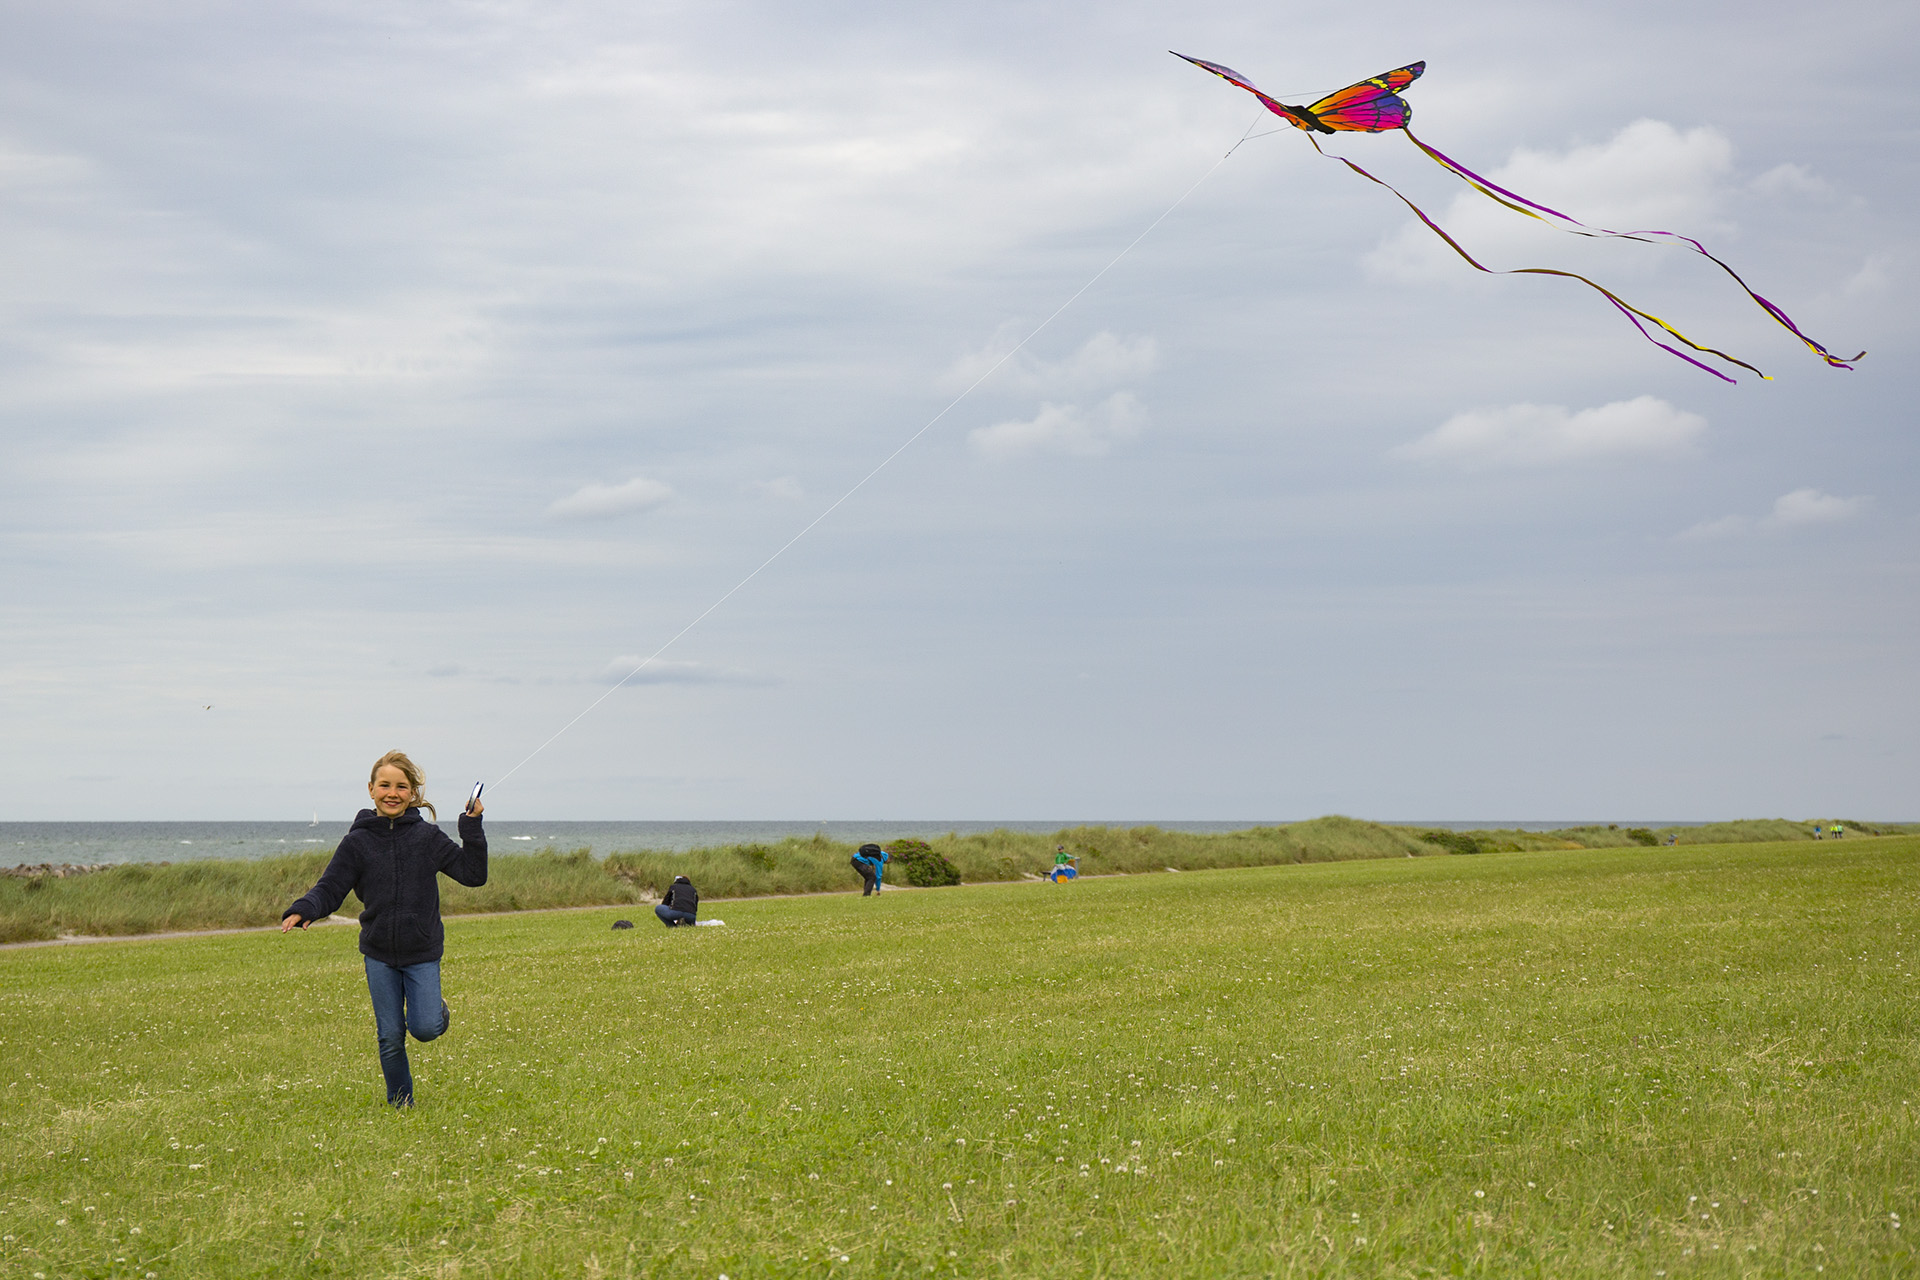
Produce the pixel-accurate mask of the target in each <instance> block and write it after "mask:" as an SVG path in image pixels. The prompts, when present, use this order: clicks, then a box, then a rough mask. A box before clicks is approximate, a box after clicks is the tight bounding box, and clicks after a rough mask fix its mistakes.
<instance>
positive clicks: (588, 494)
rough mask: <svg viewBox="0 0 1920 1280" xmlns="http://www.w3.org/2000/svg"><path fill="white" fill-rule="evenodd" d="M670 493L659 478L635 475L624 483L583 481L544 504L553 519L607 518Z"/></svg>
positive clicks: (646, 506) (653, 504) (653, 502)
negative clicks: (651, 478) (573, 489)
mask: <svg viewBox="0 0 1920 1280" xmlns="http://www.w3.org/2000/svg"><path fill="white" fill-rule="evenodd" d="M671 497H673V490H672V489H669V488H668V487H667V486H666V485H664V484H661V483H660V482H659V481H658V480H649V479H647V478H646V477H645V476H635V477H634V478H633V479H631V480H629V481H627V482H626V483H625V484H611V485H609V484H589V485H583V486H582V487H581V488H579V489H578V490H576V491H574V492H573V493H570V494H568V495H567V496H566V497H564V498H562V499H560V500H559V501H558V502H555V503H554V504H553V505H552V506H550V507H548V508H547V514H548V515H550V516H552V517H554V518H555V519H556V520H606V519H611V518H612V517H614V516H624V515H631V514H633V513H634V512H636V511H651V510H652V509H653V508H655V507H657V506H659V505H661V504H662V503H664V502H666V501H667V500H668V499H669V498H671Z"/></svg>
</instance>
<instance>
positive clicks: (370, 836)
mask: <svg viewBox="0 0 1920 1280" xmlns="http://www.w3.org/2000/svg"><path fill="white" fill-rule="evenodd" d="M443 871H444V872H446V873H447V875H449V876H451V877H453V878H454V879H455V880H457V881H459V882H460V883H461V884H464V885H472V886H474V887H476V888H477V887H479V886H480V885H483V884H485V883H486V882H487V834H486V832H485V831H484V830H483V829H482V828H481V825H480V819H479V818H477V817H475V816H474V815H472V814H466V813H463V814H461V815H460V843H459V844H455V843H454V842H453V841H452V840H450V839H448V837H447V833H446V832H444V831H442V830H441V829H440V828H439V827H438V826H437V825H435V824H434V823H431V822H428V821H427V820H426V819H424V818H422V817H421V816H420V811H419V810H418V809H408V810H407V811H406V812H405V813H403V814H401V815H400V816H399V817H397V818H383V817H381V816H380V815H379V814H378V813H375V812H374V811H373V810H372V809H362V810H361V811H360V816H359V817H357V818H355V819H354V820H353V829H352V830H351V831H349V832H347V838H346V839H344V840H342V841H341V842H340V847H339V848H338V849H335V850H334V851H333V861H331V862H329V863H327V869H326V870H325V871H324V872H322V873H321V875H320V881H319V883H318V884H316V885H314V886H313V888H311V889H309V890H308V891H307V895H306V897H304V898H302V899H300V901H298V902H296V903H294V904H293V905H292V906H290V907H288V908H287V909H286V910H285V911H283V912H281V913H280V918H281V919H282V920H284V919H286V918H287V917H288V916H290V915H293V914H294V913H295V912H298V913H299V915H300V918H301V919H302V920H324V919H326V918H327V917H328V916H330V915H332V914H333V913H334V911H335V910H336V909H337V908H338V907H339V906H340V903H341V902H342V901H344V900H345V898H346V896H347V894H348V892H350V891H351V892H353V893H357V894H359V895H360V901H361V902H362V903H364V904H365V905H366V910H364V911H362V912H361V913H360V954H362V955H364V956H368V957H370V958H372V959H374V960H379V961H383V962H385V963H387V964H391V965H403V966H404V965H410V964H424V963H425V962H426V961H428V960H438V959H439V958H440V957H441V955H442V954H443V953H444V952H445V951H446V941H447V935H446V930H445V929H444V928H443V927H442V926H441V924H440V880H439V875H440V873H441V872H443Z"/></svg>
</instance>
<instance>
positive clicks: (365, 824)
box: [353, 809, 426, 831]
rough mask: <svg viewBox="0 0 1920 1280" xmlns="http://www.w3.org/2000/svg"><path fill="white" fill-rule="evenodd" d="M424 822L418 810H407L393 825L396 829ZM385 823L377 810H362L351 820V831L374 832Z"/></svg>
mask: <svg viewBox="0 0 1920 1280" xmlns="http://www.w3.org/2000/svg"><path fill="white" fill-rule="evenodd" d="M425 821H426V819H425V818H423V817H421V816H420V810H418V809H408V810H407V811H406V812H405V813H403V814H401V815H400V816H399V817H397V818H395V819H394V820H393V825H394V826H396V827H404V826H408V825H411V824H412V823H415V822H425ZM385 822H386V819H385V818H383V817H381V816H380V813H379V811H378V810H376V809H362V810H361V811H360V816H359V817H357V818H355V819H354V820H353V829H354V830H355V831H374V830H378V829H380V828H381V826H382V824H383V823H385Z"/></svg>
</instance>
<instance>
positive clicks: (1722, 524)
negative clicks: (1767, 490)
mask: <svg viewBox="0 0 1920 1280" xmlns="http://www.w3.org/2000/svg"><path fill="white" fill-rule="evenodd" d="M1872 506H1873V499H1872V498H1871V497H1867V496H1865V495H1862V496H1859V497H1853V498H1840V497H1835V496H1834V495H1833V494H1831V493H1826V492H1823V491H1822V490H1819V489H1795V490H1794V491H1793V492H1792V493H1783V494H1781V495H1780V496H1779V497H1778V498H1775V499H1774V500H1773V511H1772V512H1771V513H1769V514H1768V515H1767V516H1766V518H1765V519H1762V520H1750V519H1748V518H1747V517H1746V516H1739V515H1734V516H1721V517H1720V518H1719V519H1718V520H1703V521H1701V522H1700V523H1699V524H1696V525H1693V526H1692V527H1690V528H1687V529H1684V530H1682V531H1681V532H1680V534H1679V536H1680V537H1682V538H1685V539H1688V540H1693V539H1717V538H1737V537H1741V536H1742V535H1745V534H1748V533H1765V532H1779V531H1782V530H1790V529H1804V528H1806V527H1807V526H1809V525H1821V524H1840V523H1842V522H1844V521H1847V520H1852V519H1853V518H1855V517H1856V516H1859V515H1863V514H1865V512H1866V511H1867V510H1868V509H1869V508H1870V507H1872Z"/></svg>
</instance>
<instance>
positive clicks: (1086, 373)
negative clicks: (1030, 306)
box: [940, 325, 1160, 396]
mask: <svg viewBox="0 0 1920 1280" xmlns="http://www.w3.org/2000/svg"><path fill="white" fill-rule="evenodd" d="M1016 341H1018V338H1017V336H1016V334H1015V333H1014V331H1013V330H1012V327H1011V326H1009V325H1002V326H1001V328H1000V332H999V333H997V334H995V335H994V338H993V341H991V342H989V343H987V345H986V346H984V347H982V348H981V349H980V350H978V351H975V352H971V353H969V354H967V355H964V356H962V357H960V359H958V360H956V361H954V363H953V365H952V366H951V367H949V368H948V370H947V371H946V373H944V374H943V375H941V378H940V386H941V388H942V389H944V390H947V391H956V392H957V391H964V390H966V389H967V388H968V387H971V386H973V385H974V384H975V383H976V382H978V381H979V380H980V379H981V378H982V377H983V376H985V375H986V374H987V373H988V372H989V371H992V370H994V366H995V365H996V364H998V363H999V361H1000V359H1001V357H1002V356H1003V355H1005V353H1006V350H1007V348H1008V347H1010V346H1012V345H1013V344H1014V342H1016ZM1159 367H1160V347H1159V344H1158V343H1156V342H1155V341H1154V340H1153V339H1152V338H1151V337H1146V336H1138V337H1131V338H1123V337H1120V336H1119V335H1117V334H1113V333H1110V332H1107V331H1106V330H1102V331H1100V332H1099V333H1096V334H1094V335H1093V336H1092V337H1091V338H1088V339H1087V340H1086V341H1085V342H1083V343H1081V344H1080V349H1079V350H1077V351H1075V352H1074V353H1073V354H1072V355H1069V356H1067V357H1066V358H1064V359H1061V360H1042V359H1040V358H1039V357H1037V356H1035V355H1034V354H1032V353H1031V352H1029V351H1020V352H1017V353H1015V354H1014V356H1013V357H1012V359H1009V360H1007V362H1006V363H1005V364H1004V365H1001V366H1000V368H999V369H998V370H997V371H995V380H996V381H997V382H998V383H999V384H1000V385H1001V386H1002V387H1003V388H1010V389H1013V390H1018V391H1024V392H1027V393H1029V394H1035V395H1056V396H1085V395H1090V394H1096V393H1098V392H1101V391H1108V390H1111V389H1113V388H1114V387H1118V386H1120V385H1122V384H1123V383H1128V382H1135V381H1138V380H1139V379H1141V378H1145V377H1146V376H1148V375H1149V374H1151V373H1153V371H1154V370H1156V369H1158V368H1159Z"/></svg>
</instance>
